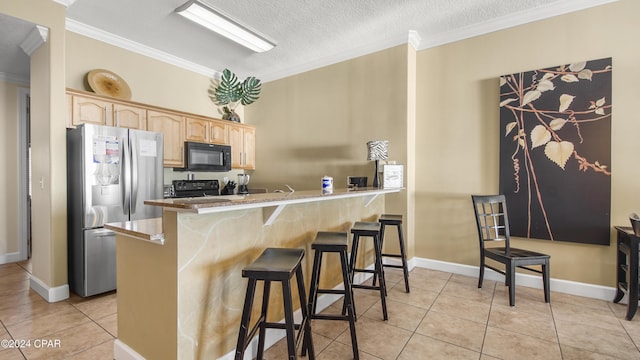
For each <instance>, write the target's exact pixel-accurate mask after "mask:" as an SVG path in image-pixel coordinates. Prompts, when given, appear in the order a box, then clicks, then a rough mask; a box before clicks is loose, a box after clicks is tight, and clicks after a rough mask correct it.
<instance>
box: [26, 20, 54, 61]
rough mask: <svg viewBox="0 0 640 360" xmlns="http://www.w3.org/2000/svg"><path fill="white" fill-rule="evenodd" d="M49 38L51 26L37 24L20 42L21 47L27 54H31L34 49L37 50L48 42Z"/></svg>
mask: <svg viewBox="0 0 640 360" xmlns="http://www.w3.org/2000/svg"><path fill="white" fill-rule="evenodd" d="M48 38H49V28H47V27H44V26H40V25H36V26H35V27H34V28H33V29H32V30H31V32H29V35H27V37H25V38H24V40H22V42H21V43H20V49H22V51H24V53H25V54H27V55H28V56H31V54H33V52H34V51H36V50H37V49H38V48H39V47H40V45H42V44H44V43H46V42H47V39H48Z"/></svg>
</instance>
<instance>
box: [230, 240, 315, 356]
mask: <svg viewBox="0 0 640 360" xmlns="http://www.w3.org/2000/svg"><path fill="white" fill-rule="evenodd" d="M303 257H304V250H303V249H286V248H267V249H265V250H264V252H263V253H262V254H261V255H260V256H259V257H258V258H257V259H256V260H255V261H254V262H253V263H251V264H249V265H247V266H246V267H245V268H244V269H242V277H246V278H248V279H249V283H248V286H247V294H246V297H245V301H244V309H243V310H242V321H241V323H240V332H239V334H238V345H237V347H236V356H235V360H242V358H243V356H244V352H245V350H246V349H247V346H248V345H249V343H250V342H251V339H253V337H254V336H255V334H256V332H258V330H259V331H260V333H259V334H258V354H257V359H262V357H263V354H264V339H265V332H266V329H267V328H269V329H284V330H285V331H286V333H287V347H288V353H289V357H288V358H289V359H290V360H291V359H296V358H297V357H296V349H297V347H298V343H299V342H300V339H301V338H302V339H303V342H304V345H303V348H304V349H305V350H308V351H309V359H315V353H314V350H313V340H312V338H311V325H310V323H309V314H308V311H307V307H306V306H304V305H303V304H305V303H306V302H307V297H306V294H305V290H304V279H303V277H302V267H301V266H300V264H301V261H302V258H303ZM294 274H295V276H296V280H297V283H298V296H299V297H300V304H301V306H300V308H301V310H302V321H301V323H300V324H296V323H295V322H294V319H293V301H292V298H291V278H292V277H293V275H294ZM258 280H261V281H264V291H263V295H262V311H261V313H260V318H259V319H258V321H257V323H256V324H255V325H254V326H253V328H251V330H249V326H250V322H251V309H252V307H253V298H254V295H255V291H256V283H257V281H258ZM272 281H279V282H281V283H282V298H283V301H284V319H285V322H284V324H282V323H272V322H268V321H267V309H268V308H269V292H270V290H271V282H272ZM296 329H297V330H299V331H298V334H297V337H296V336H295V335H296V334H295V330H296Z"/></svg>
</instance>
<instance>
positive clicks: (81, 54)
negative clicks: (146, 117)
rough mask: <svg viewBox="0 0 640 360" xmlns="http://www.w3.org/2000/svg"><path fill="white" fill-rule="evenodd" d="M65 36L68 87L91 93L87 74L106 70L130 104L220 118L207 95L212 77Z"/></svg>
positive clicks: (94, 41) (68, 34)
mask: <svg viewBox="0 0 640 360" xmlns="http://www.w3.org/2000/svg"><path fill="white" fill-rule="evenodd" d="M66 34H67V47H66V86H67V87H68V88H72V89H78V90H87V91H91V89H90V88H89V87H88V84H87V83H86V74H87V72H89V71H90V70H93V69H107V70H110V71H113V72H115V73H116V74H118V75H120V77H122V78H123V79H124V80H125V81H126V82H127V84H128V85H129V87H130V88H131V100H132V101H137V102H141V103H144V104H149V105H155V106H161V107H164V108H169V109H174V110H180V111H186V112H190V113H194V114H198V115H204V116H211V117H217V118H220V117H221V116H222V115H221V114H220V113H219V112H218V107H217V106H215V105H214V104H213V102H211V100H210V99H209V96H208V93H207V91H208V89H209V86H210V81H211V77H212V76H213V74H211V76H203V75H200V74H196V73H194V72H191V71H188V70H184V69H181V68H178V67H175V66H172V65H169V64H167V63H165V62H162V61H159V60H154V59H151V58H149V57H146V56H143V55H139V54H136V53H133V52H131V51H127V50H124V49H121V48H118V47H115V46H112V45H109V44H107V43H103V42H100V41H96V40H93V39H91V38H88V37H85V36H82V35H78V34H76V33H73V32H69V31H67V33H66ZM241 114H242V113H241Z"/></svg>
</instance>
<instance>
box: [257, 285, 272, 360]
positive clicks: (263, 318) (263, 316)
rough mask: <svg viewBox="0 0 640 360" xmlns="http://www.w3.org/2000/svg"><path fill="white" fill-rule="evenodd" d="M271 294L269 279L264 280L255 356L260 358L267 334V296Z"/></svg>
mask: <svg viewBox="0 0 640 360" xmlns="http://www.w3.org/2000/svg"><path fill="white" fill-rule="evenodd" d="M270 294H271V281H268V280H267V281H265V282H264V290H263V292H262V310H261V311H260V320H259V321H260V334H259V335H258V354H257V358H258V359H262V357H263V354H264V339H265V337H266V334H267V310H268V309H269V296H270Z"/></svg>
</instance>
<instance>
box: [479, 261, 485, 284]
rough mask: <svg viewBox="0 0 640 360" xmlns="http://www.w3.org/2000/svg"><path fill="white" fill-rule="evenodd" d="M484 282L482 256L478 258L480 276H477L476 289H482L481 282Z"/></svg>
mask: <svg viewBox="0 0 640 360" xmlns="http://www.w3.org/2000/svg"><path fill="white" fill-rule="evenodd" d="M483 280H484V256H482V255H481V256H480V274H479V275H478V288H481V287H482V281H483Z"/></svg>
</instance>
